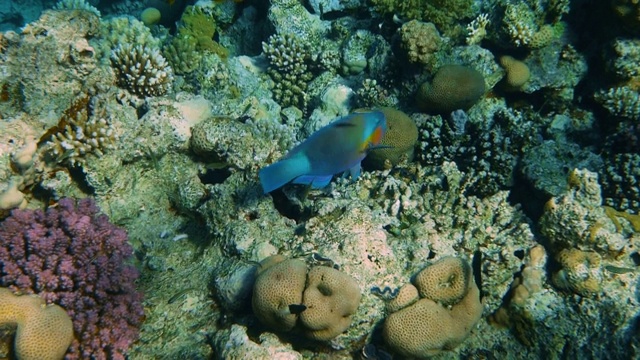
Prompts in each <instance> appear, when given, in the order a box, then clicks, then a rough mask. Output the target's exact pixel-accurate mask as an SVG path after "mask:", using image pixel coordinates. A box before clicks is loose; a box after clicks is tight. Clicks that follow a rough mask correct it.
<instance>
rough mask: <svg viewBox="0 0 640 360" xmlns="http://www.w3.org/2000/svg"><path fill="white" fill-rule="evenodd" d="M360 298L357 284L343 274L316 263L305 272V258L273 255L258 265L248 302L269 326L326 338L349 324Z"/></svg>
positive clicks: (310, 336)
mask: <svg viewBox="0 0 640 360" xmlns="http://www.w3.org/2000/svg"><path fill="white" fill-rule="evenodd" d="M360 297H361V295H360V289H359V287H358V285H357V283H356V282H355V280H354V279H353V278H351V277H350V276H349V275H347V274H345V273H342V272H340V271H338V270H335V269H333V268H330V267H325V266H315V267H313V268H311V270H310V271H309V272H308V274H307V265H306V263H305V262H304V261H301V260H295V259H286V258H285V257H284V256H282V255H273V256H270V257H268V258H266V259H264V260H262V262H261V263H260V266H259V267H258V270H257V272H256V281H255V283H254V286H253V297H252V300H251V301H252V305H253V312H254V314H255V315H256V317H257V318H258V320H260V321H261V322H262V323H264V324H265V325H267V326H269V327H270V328H272V329H274V330H277V331H290V330H292V329H293V328H294V327H296V326H298V328H300V330H302V331H303V332H304V335H305V336H306V337H308V338H310V339H314V340H320V341H326V340H330V339H332V338H334V337H336V336H338V335H340V333H342V332H343V331H345V330H346V329H347V328H348V327H349V325H350V324H351V316H352V315H353V314H354V313H355V311H356V309H357V308H358V304H359V303H360ZM296 305H297V306H296ZM298 320H299V321H298Z"/></svg>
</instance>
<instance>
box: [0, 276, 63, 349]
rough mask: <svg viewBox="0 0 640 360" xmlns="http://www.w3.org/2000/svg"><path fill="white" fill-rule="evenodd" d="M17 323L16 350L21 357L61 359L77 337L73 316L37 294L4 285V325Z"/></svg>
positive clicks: (0, 318)
mask: <svg viewBox="0 0 640 360" xmlns="http://www.w3.org/2000/svg"><path fill="white" fill-rule="evenodd" d="M7 324H11V325H16V327H17V328H16V335H15V346H14V351H15V354H16V357H17V358H18V359H20V360H60V359H62V358H63V357H64V354H65V353H66V352H67V348H68V347H69V345H71V341H72V340H73V324H72V323H71V318H69V315H67V313H66V312H65V310H64V309H63V308H61V307H60V306H58V305H52V304H50V305H47V304H46V303H45V301H44V300H42V299H41V298H40V297H38V296H35V295H22V296H17V295H14V294H13V293H12V292H11V291H10V290H9V289H5V288H0V325H7Z"/></svg>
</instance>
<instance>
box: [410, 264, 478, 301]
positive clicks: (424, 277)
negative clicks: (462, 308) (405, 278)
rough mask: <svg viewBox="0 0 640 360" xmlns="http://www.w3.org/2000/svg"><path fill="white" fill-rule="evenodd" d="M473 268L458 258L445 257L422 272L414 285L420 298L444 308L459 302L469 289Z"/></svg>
mask: <svg viewBox="0 0 640 360" xmlns="http://www.w3.org/2000/svg"><path fill="white" fill-rule="evenodd" d="M470 281H471V267H470V266H469V263H467V262H466V261H465V260H463V259H461V258H458V257H453V256H449V257H445V258H442V259H440V260H439V261H436V262H435V263H433V264H431V265H429V266H427V267H426V268H424V270H422V271H420V272H419V273H418V275H416V278H415V279H414V281H413V283H414V285H415V286H416V287H417V288H418V292H419V293H420V297H423V298H427V299H431V300H433V301H435V302H437V303H439V304H442V305H444V306H447V305H451V304H455V303H457V302H459V301H460V300H461V299H462V298H463V297H464V296H465V295H466V294H467V291H468V289H469V282H470Z"/></svg>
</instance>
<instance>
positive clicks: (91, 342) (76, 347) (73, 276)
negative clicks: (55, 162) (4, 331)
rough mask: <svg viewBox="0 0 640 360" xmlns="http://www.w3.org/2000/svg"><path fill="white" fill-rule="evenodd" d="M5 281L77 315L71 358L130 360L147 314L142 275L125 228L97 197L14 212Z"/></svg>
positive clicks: (6, 240) (1, 254) (7, 231)
mask: <svg viewBox="0 0 640 360" xmlns="http://www.w3.org/2000/svg"><path fill="white" fill-rule="evenodd" d="M0 239H2V242H1V243H2V246H0V260H1V263H2V266H1V267H0V285H1V286H3V287H9V288H11V289H13V290H19V291H21V292H23V293H27V294H34V293H35V294H38V295H39V296H40V297H41V298H42V299H44V300H45V301H46V302H47V303H53V304H57V305H59V306H61V307H62V308H64V309H65V310H66V311H67V313H68V314H69V315H70V316H71V319H72V321H73V329H74V333H75V334H76V336H77V338H76V339H74V341H73V342H72V344H71V348H70V349H69V354H68V358H86V357H96V358H107V357H108V358H116V359H117V358H124V354H125V353H126V351H127V349H128V348H129V347H130V346H131V344H132V343H133V341H135V340H136V339H137V337H138V328H139V326H140V324H141V322H142V319H143V316H144V314H143V309H142V303H141V298H142V296H141V294H140V293H138V292H137V291H136V290H135V285H134V281H135V279H136V278H137V276H138V273H137V271H136V270H135V268H134V267H132V266H131V265H126V264H125V263H124V261H125V260H127V259H128V258H130V257H131V255H132V248H131V246H130V245H129V244H128V243H127V235H126V233H125V232H124V230H122V229H120V228H118V227H116V226H114V225H112V224H111V223H109V221H108V219H107V217H106V215H103V214H99V210H98V208H97V207H96V206H95V203H94V202H93V201H92V200H91V199H83V200H79V201H78V202H77V203H76V202H75V201H74V200H72V199H62V200H60V201H59V202H58V204H57V207H55V208H50V209H48V210H47V211H46V212H42V211H40V210H37V211H32V210H31V211H30V210H14V211H13V212H12V214H11V216H10V217H8V218H7V219H5V220H4V221H3V222H2V223H0Z"/></svg>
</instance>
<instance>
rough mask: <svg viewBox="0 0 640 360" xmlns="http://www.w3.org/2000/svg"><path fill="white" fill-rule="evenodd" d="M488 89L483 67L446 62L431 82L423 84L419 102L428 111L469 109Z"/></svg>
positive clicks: (417, 96) (446, 111) (417, 95)
mask: <svg viewBox="0 0 640 360" xmlns="http://www.w3.org/2000/svg"><path fill="white" fill-rule="evenodd" d="M484 92H485V82H484V77H483V76H482V74H481V73H480V72H479V71H477V70H475V69H472V68H470V67H467V66H463V65H444V66H442V67H440V68H439V69H438V71H437V72H436V74H435V76H434V77H433V80H432V81H431V82H425V83H423V84H422V85H420V88H419V89H418V92H417V94H416V103H417V105H418V107H419V108H420V109H421V110H423V111H425V112H429V113H440V114H448V113H450V112H452V111H454V110H458V109H462V110H467V109H469V108H470V107H471V106H473V105H474V104H475V103H476V102H478V100H480V98H481V97H482V96H483V95H484Z"/></svg>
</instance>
